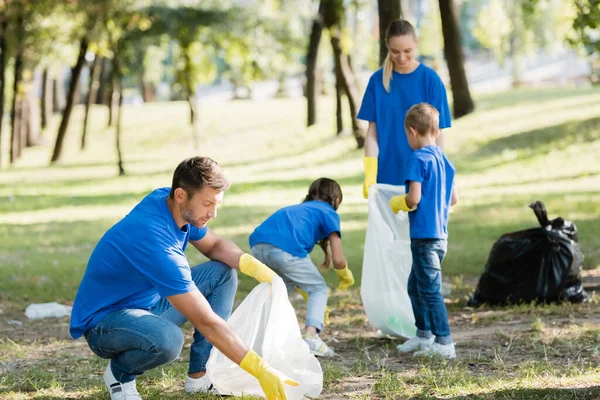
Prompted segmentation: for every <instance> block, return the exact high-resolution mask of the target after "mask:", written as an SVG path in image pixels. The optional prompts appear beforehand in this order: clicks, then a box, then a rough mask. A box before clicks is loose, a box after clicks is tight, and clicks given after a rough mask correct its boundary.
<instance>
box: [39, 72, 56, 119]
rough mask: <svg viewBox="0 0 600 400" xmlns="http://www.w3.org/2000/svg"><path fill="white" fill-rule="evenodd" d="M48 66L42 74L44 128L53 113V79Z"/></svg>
mask: <svg viewBox="0 0 600 400" xmlns="http://www.w3.org/2000/svg"><path fill="white" fill-rule="evenodd" d="M48 75H49V71H48V68H44V73H43V74H42V98H41V103H42V113H41V117H42V129H46V128H47V127H48V121H50V117H51V115H52V93H53V90H52V80H51V79H50V77H49V76H48Z"/></svg>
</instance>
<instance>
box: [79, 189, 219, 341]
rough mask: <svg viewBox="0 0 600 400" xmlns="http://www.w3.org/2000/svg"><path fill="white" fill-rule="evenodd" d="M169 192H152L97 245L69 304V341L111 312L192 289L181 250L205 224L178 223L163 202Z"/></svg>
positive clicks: (198, 235) (143, 306)
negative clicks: (71, 307)
mask: <svg viewBox="0 0 600 400" xmlns="http://www.w3.org/2000/svg"><path fill="white" fill-rule="evenodd" d="M169 191H170V188H161V189H156V190H154V191H153V192H152V193H150V194H149V195H148V196H146V197H145V198H144V199H143V200H142V201H141V202H140V203H139V204H138V205H137V206H136V207H135V208H134V209H133V210H132V211H131V212H130V213H129V214H128V215H126V216H125V218H123V219H122V220H121V221H119V222H118V223H117V224H115V225H114V226H113V227H112V228H110V229H109V230H108V231H107V232H106V233H105V234H104V236H102V238H101V239H100V241H99V242H98V244H97V245H96V248H95V249H94V251H93V252H92V255H91V256H90V260H89V262H88V265H87V268H86V270H85V274H84V276H83V279H82V281H81V284H80V285H79V290H78V291H77V296H76V297H75V303H74V304H73V311H72V314H71V336H73V338H74V339H77V338H78V337H80V336H82V335H83V334H84V333H85V332H86V331H88V330H89V329H91V328H93V327H94V326H96V324H98V322H100V320H101V319H102V318H103V317H104V316H105V315H107V314H108V313H110V312H112V311H115V310H122V309H131V308H137V309H149V308H151V307H152V306H154V305H155V304H156V303H157V302H158V300H159V299H160V298H161V297H167V296H173V295H176V294H182V293H188V292H190V291H192V290H194V289H196V285H195V284H194V282H193V281H192V275H191V271H190V266H189V264H188V261H187V258H186V257H185V255H184V252H185V248H186V246H187V244H188V241H189V240H200V239H202V238H203V237H204V235H206V231H207V228H206V227H204V228H201V229H200V228H196V227H194V226H192V225H190V224H188V225H186V226H185V227H184V228H183V230H182V229H181V228H180V227H179V226H177V224H176V223H175V220H174V219H173V215H172V214H171V212H170V211H169V208H168V206H167V196H168V195H169Z"/></svg>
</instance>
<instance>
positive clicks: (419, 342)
mask: <svg viewBox="0 0 600 400" xmlns="http://www.w3.org/2000/svg"><path fill="white" fill-rule="evenodd" d="M434 340H435V336H432V337H430V338H429V339H427V338H422V337H418V336H413V337H411V338H410V339H408V340H407V341H406V342H404V343H402V344H399V345H398V346H396V349H398V351H399V352H400V353H410V352H411V351H415V350H426V349H428V348H429V347H431V345H432V344H433V341H434Z"/></svg>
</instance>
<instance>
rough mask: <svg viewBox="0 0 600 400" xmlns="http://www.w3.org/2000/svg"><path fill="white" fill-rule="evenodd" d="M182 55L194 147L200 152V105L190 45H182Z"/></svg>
mask: <svg viewBox="0 0 600 400" xmlns="http://www.w3.org/2000/svg"><path fill="white" fill-rule="evenodd" d="M180 45H181V49H182V53H183V61H184V63H185V66H184V71H185V86H186V88H185V89H186V91H187V100H188V104H189V105H190V123H191V124H192V145H193V146H194V149H196V150H198V149H199V148H200V132H199V127H198V103H197V100H196V88H195V87H194V80H193V79H192V76H193V66H192V58H191V54H190V51H191V48H190V44H188V43H180Z"/></svg>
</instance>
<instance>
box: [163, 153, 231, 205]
mask: <svg viewBox="0 0 600 400" xmlns="http://www.w3.org/2000/svg"><path fill="white" fill-rule="evenodd" d="M229 186H231V182H229V179H228V178H227V175H226V174H225V171H224V170H223V169H222V168H221V167H220V166H219V164H217V162H216V161H215V160H213V159H212V158H210V157H191V158H187V159H185V160H183V161H182V162H180V163H179V165H178V166H177V168H175V172H174V173H173V183H172V184H171V192H170V193H169V197H171V198H173V196H174V195H175V189H177V188H182V189H183V190H185V191H186V193H187V194H188V196H193V195H194V194H195V193H197V192H199V191H200V190H202V189H203V188H205V187H209V188H212V189H215V190H218V191H221V192H224V191H225V190H227V189H229Z"/></svg>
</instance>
